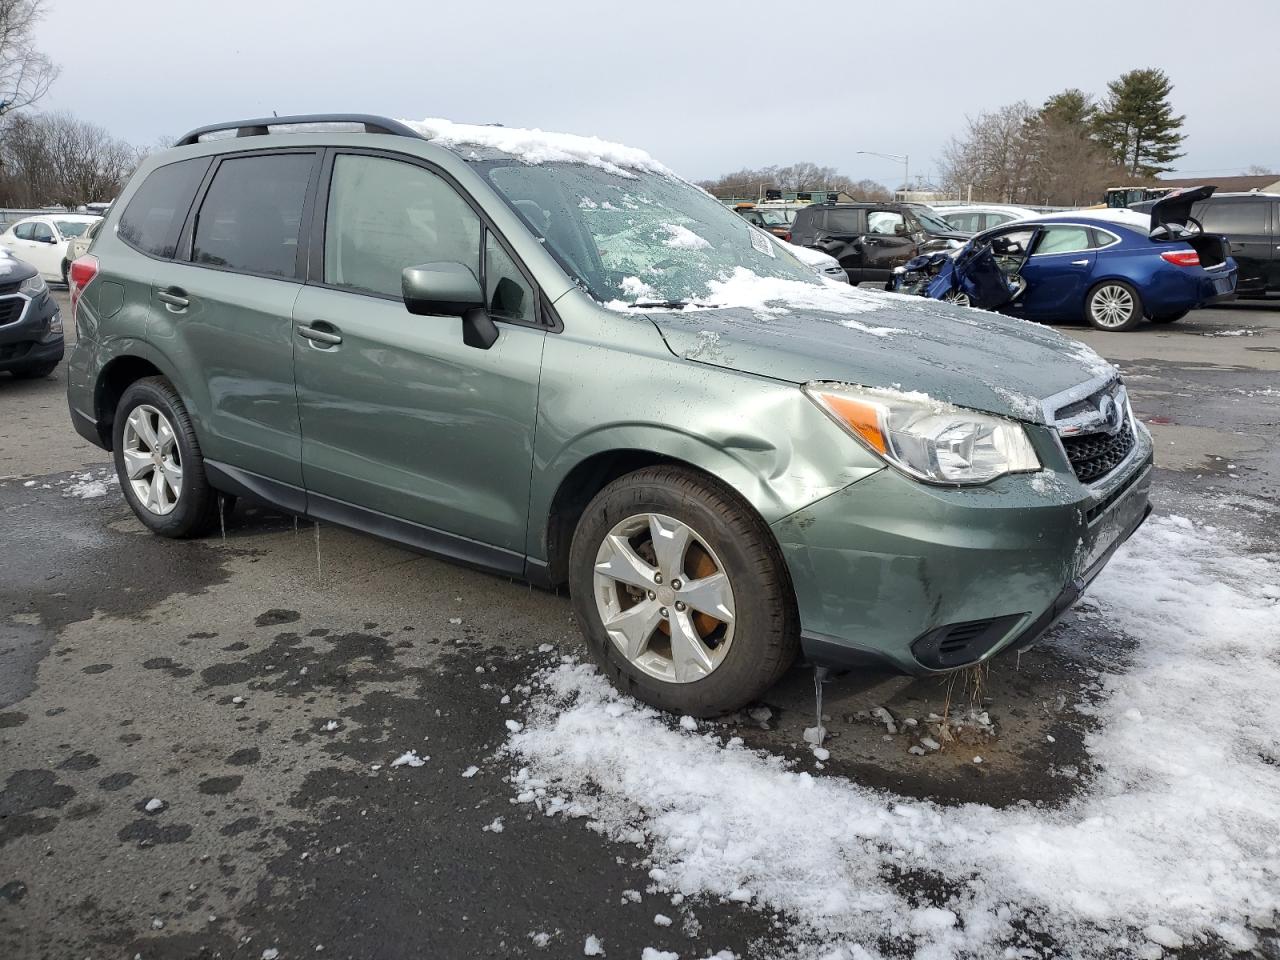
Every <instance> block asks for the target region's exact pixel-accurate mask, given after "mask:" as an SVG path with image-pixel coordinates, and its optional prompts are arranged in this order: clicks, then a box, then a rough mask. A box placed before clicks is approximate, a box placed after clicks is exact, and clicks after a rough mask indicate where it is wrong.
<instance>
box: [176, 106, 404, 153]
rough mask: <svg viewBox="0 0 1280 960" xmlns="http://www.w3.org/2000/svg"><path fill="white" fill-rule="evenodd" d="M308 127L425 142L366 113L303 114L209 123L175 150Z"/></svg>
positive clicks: (397, 125) (399, 125)
mask: <svg viewBox="0 0 1280 960" xmlns="http://www.w3.org/2000/svg"><path fill="white" fill-rule="evenodd" d="M309 123H359V124H363V125H364V132H365V133H389V134H391V135H392V136H396V137H415V138H417V139H419V140H425V139H426V138H425V137H423V136H422V134H420V133H418V132H417V131H416V130H414V129H413V128H411V127H408V126H406V125H405V124H403V123H401V122H400V121H399V120H390V119H388V118H387V117H377V116H374V115H372V114H368V113H304V114H299V115H298V116H295V117H260V118H258V119H257V120H232V121H230V122H228V123H212V124H210V125H209V126H207V127H197V128H196V129H195V130H192V131H191V132H190V133H188V134H186V135H185V136H184V137H182V138H181V139H180V140H178V142H177V143H175V144H174V146H175V147H185V146H188V145H190V144H193V143H199V142H200V138H201V137H203V136H205V135H206V134H210V133H220V132H222V131H224V130H234V131H235V132H236V136H237V137H264V136H266V135H267V134H268V133H270V130H269V129H268V128H269V127H279V126H285V125H290V126H294V125H301V124H309Z"/></svg>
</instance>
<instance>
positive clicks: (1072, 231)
mask: <svg viewBox="0 0 1280 960" xmlns="http://www.w3.org/2000/svg"><path fill="white" fill-rule="evenodd" d="M1091 246H1093V244H1092V243H1091V242H1090V240H1089V230H1088V229H1087V228H1086V227H1047V228H1046V229H1045V231H1044V236H1043V237H1041V238H1040V245H1039V246H1038V247H1036V254H1037V255H1040V254H1046V253H1076V252H1078V251H1080V250H1088V249H1089V248H1090V247H1091Z"/></svg>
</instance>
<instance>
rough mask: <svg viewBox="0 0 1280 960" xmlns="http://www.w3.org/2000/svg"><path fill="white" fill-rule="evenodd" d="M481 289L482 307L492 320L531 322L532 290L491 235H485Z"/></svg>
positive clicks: (532, 313)
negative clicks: (483, 300) (483, 289)
mask: <svg viewBox="0 0 1280 960" xmlns="http://www.w3.org/2000/svg"><path fill="white" fill-rule="evenodd" d="M484 286H485V291H484V294H485V304H486V305H487V306H488V308H489V313H491V314H492V315H493V317H494V319H497V320H517V321H520V322H522V323H533V322H534V319H535V314H534V310H535V309H536V305H535V300H534V297H533V287H531V286H529V282H528V281H527V280H525V278H524V274H522V273H521V272H520V269H519V268H518V267H517V266H516V265H515V262H514V261H512V259H511V258H510V257H509V256H507V251H506V250H504V249H503V248H502V244H500V243H499V242H498V240H497V238H496V237H495V236H494V235H493V234H492V233H488V234H486V235H485V244H484Z"/></svg>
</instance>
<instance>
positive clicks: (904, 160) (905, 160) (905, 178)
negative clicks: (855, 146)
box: [858, 150, 911, 194]
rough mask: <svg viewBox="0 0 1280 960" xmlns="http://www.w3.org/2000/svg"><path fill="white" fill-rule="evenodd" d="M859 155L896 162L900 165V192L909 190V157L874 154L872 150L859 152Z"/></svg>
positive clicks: (892, 154) (905, 155) (893, 154)
mask: <svg viewBox="0 0 1280 960" xmlns="http://www.w3.org/2000/svg"><path fill="white" fill-rule="evenodd" d="M858 153H859V154H861V155H862V156H864V157H881V158H883V159H885V160H897V161H898V162H899V163H901V164H902V190H903V193H904V194H905V192H906V191H907V190H909V189H910V188H911V156H910V154H905V153H904V154H903V155H902V156H898V155H897V154H896V153H876V152H875V151H874V150H859V151H858Z"/></svg>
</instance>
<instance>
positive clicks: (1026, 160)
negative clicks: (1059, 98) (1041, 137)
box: [942, 100, 1037, 203]
mask: <svg viewBox="0 0 1280 960" xmlns="http://www.w3.org/2000/svg"><path fill="white" fill-rule="evenodd" d="M1035 116H1036V110H1035V108H1034V107H1032V106H1031V105H1030V104H1029V103H1027V102H1026V101H1023V100H1019V101H1018V102H1017V103H1011V104H1008V105H1007V106H1004V107H1000V108H999V109H998V110H993V111H991V112H990V113H982V114H979V115H978V116H976V117H966V118H965V119H966V124H967V127H966V130H965V132H964V133H963V134H961V135H959V136H955V137H952V138H951V141H950V143H948V144H947V145H946V146H945V147H944V148H943V151H942V180H943V185H944V187H945V188H946V189H947V190H948V191H951V192H956V193H958V194H960V195H965V194H967V193H968V192H969V189H970V188H972V191H973V194H974V196H975V198H981V199H984V200H993V201H999V202H1002V203H1017V202H1019V201H1024V200H1026V198H1027V195H1028V192H1029V189H1030V187H1031V181H1032V174H1033V168H1034V164H1035V158H1036V153H1037V143H1036V141H1035V138H1034V136H1032V135H1031V127H1032V126H1033V124H1034V118H1035Z"/></svg>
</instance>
